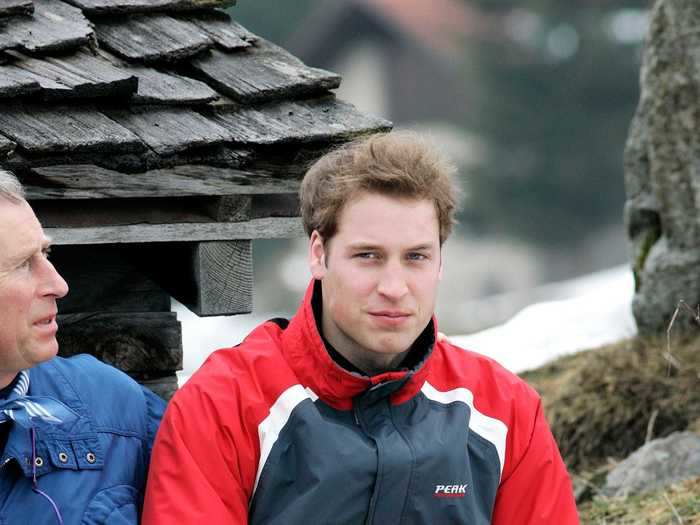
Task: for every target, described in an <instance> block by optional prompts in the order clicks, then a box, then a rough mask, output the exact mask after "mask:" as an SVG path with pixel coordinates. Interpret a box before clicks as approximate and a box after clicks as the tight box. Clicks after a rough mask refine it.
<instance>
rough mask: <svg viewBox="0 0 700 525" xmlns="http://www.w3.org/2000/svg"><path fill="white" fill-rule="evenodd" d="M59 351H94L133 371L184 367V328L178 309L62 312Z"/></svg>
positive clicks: (116, 365) (107, 360)
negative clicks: (155, 311) (178, 318)
mask: <svg viewBox="0 0 700 525" xmlns="http://www.w3.org/2000/svg"><path fill="white" fill-rule="evenodd" d="M57 339H58V344H59V353H60V355H62V356H65V357H68V356H72V355H76V354H82V353H88V354H92V355H94V356H95V357H97V358H98V359H100V360H101V361H104V362H105V363H109V364H110V365H112V366H115V367H117V368H119V369H120V370H123V371H125V372H128V373H130V374H136V373H139V372H146V373H154V372H158V371H159V372H173V371H175V370H179V369H181V368H182V329H181V327H180V322H179V321H178V320H177V315H176V314H175V313H174V312H157V313H154V312H139V313H105V312H91V313H76V314H65V315H59V316H58V334H57Z"/></svg>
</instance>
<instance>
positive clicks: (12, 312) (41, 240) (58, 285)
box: [0, 199, 68, 387]
mask: <svg viewBox="0 0 700 525" xmlns="http://www.w3.org/2000/svg"><path fill="white" fill-rule="evenodd" d="M49 244H50V241H49V239H48V238H47V237H46V236H45V235H44V230H43V229H42V227H41V224H39V221H38V220H37V218H36V216H35V215H34V212H33V211H32V209H31V207H30V206H29V204H27V203H26V202H22V203H13V202H10V201H7V200H4V199H0V387H3V386H6V385H7V384H9V383H10V382H11V381H12V379H13V378H14V377H15V375H16V374H17V372H18V371H19V370H22V369H25V368H29V367H31V366H34V365H36V364H38V363H41V362H42V361H46V360H47V359H50V358H52V357H53V356H55V355H56V352H57V351H58V342H57V341H56V331H57V330H58V327H57V325H56V313H57V309H56V299H58V298H61V297H63V296H64V295H66V294H67V293H68V286H67V285H66V282H65V281H64V280H63V278H62V277H61V276H60V275H59V274H58V272H56V269H55V268H54V267H53V265H52V264H51V263H50V262H49V260H48V258H47V253H48V248H49Z"/></svg>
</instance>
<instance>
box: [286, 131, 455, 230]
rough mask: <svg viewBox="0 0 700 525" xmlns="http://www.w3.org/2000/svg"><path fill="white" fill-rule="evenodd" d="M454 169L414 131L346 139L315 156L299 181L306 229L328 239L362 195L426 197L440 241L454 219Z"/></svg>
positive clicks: (302, 213) (450, 227) (406, 197)
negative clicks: (342, 215) (350, 204)
mask: <svg viewBox="0 0 700 525" xmlns="http://www.w3.org/2000/svg"><path fill="white" fill-rule="evenodd" d="M455 172H456V169H455V167H454V166H453V165H452V164H451V163H450V162H449V161H447V159H446V158H445V157H444V156H443V155H441V154H440V153H439V152H438V151H437V149H436V148H435V147H434V146H432V145H431V144H429V143H428V142H427V141H426V140H425V139H423V138H422V137H420V136H419V135H417V134H416V133H412V132H407V131H392V132H390V133H377V134H375V135H371V136H369V137H366V138H363V139H360V140H357V141H354V142H350V143H348V144H345V145H343V146H341V147H340V148H338V149H336V150H334V151H331V152H330V153H327V154H326V155H324V156H323V157H321V158H320V159H318V160H317V161H316V162H315V163H314V164H313V165H312V166H311V168H310V169H309V170H308V171H307V172H306V175H305V176H304V180H303V181H302V183H301V191H300V200H301V215H302V219H303V221H304V229H305V230H306V233H307V234H308V235H311V233H312V232H313V231H314V230H316V231H318V233H319V234H320V235H321V237H322V238H323V239H324V240H330V239H331V238H332V237H333V235H335V234H336V233H337V230H338V218H339V216H340V213H341V211H342V209H343V206H344V205H345V204H346V203H347V202H349V201H350V200H351V199H352V198H354V197H355V196H357V195H359V194H361V193H365V192H366V193H378V194H381V195H384V196H387V197H396V198H405V199H427V200H429V201H432V202H433V203H434V204H435V211H436V212H437V218H438V224H439V226H440V244H442V243H443V242H445V240H446V239H447V237H448V236H449V235H450V232H451V231H452V226H453V225H454V223H455V219H454V214H455V211H456V208H457V204H458V197H459V190H458V188H457V186H456V185H455V182H454V180H453V176H454V173H455Z"/></svg>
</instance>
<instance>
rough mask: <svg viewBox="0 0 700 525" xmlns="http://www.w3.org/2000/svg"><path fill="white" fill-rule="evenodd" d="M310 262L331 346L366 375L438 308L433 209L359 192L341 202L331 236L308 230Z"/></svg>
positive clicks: (394, 361) (405, 344)
mask: <svg viewBox="0 0 700 525" xmlns="http://www.w3.org/2000/svg"><path fill="white" fill-rule="evenodd" d="M310 267H311V273H312V275H313V277H314V278H315V279H319V280H321V282H322V284H321V286H322V290H323V322H322V330H323V334H324V336H325V337H326V338H327V339H328V341H329V342H330V343H331V345H333V347H334V348H335V349H336V350H338V351H339V352H340V353H341V354H342V355H343V356H344V357H346V358H347V359H348V360H349V361H350V362H351V363H353V364H354V365H355V366H357V367H359V368H360V369H362V370H364V371H365V372H367V373H377V372H380V371H383V370H387V369H390V368H392V367H394V366H396V365H398V364H399V363H400V362H401V360H402V359H403V357H404V355H405V353H406V352H407V351H408V349H409V348H410V347H411V344H413V342H414V341H415V340H416V338H417V337H418V336H419V335H420V333H421V332H422V331H423V330H424V329H425V327H426V326H427V325H428V322H429V321H430V318H431V316H432V314H433V310H434V308H435V299H436V295H437V286H438V281H439V280H440V276H441V269H442V266H441V259H440V230H439V225H438V219H437V213H436V210H435V206H434V204H433V203H432V202H431V201H428V200H412V199H398V198H393V197H386V196H383V195H379V194H371V193H362V194H360V195H359V196H357V197H355V198H354V199H352V200H351V201H350V202H349V203H347V204H346V205H345V206H344V208H343V209H342V211H341V214H340V217H339V220H338V231H337V233H336V234H335V236H333V238H332V239H330V241H326V240H324V239H321V237H320V235H319V234H318V233H317V232H313V234H312V235H311V239H310Z"/></svg>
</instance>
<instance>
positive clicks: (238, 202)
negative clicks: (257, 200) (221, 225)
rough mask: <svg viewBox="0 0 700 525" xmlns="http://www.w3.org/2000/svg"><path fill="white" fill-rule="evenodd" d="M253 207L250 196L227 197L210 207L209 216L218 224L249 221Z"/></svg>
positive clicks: (219, 199) (220, 198)
mask: <svg viewBox="0 0 700 525" xmlns="http://www.w3.org/2000/svg"><path fill="white" fill-rule="evenodd" d="M252 207H253V199H252V198H251V197H250V195H226V196H224V197H218V198H217V199H214V201H213V202H212V204H211V206H210V207H209V216H210V217H211V218H212V219H214V220H215V221H217V222H241V221H248V220H250V219H251V210H252ZM268 217H269V215H268Z"/></svg>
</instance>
